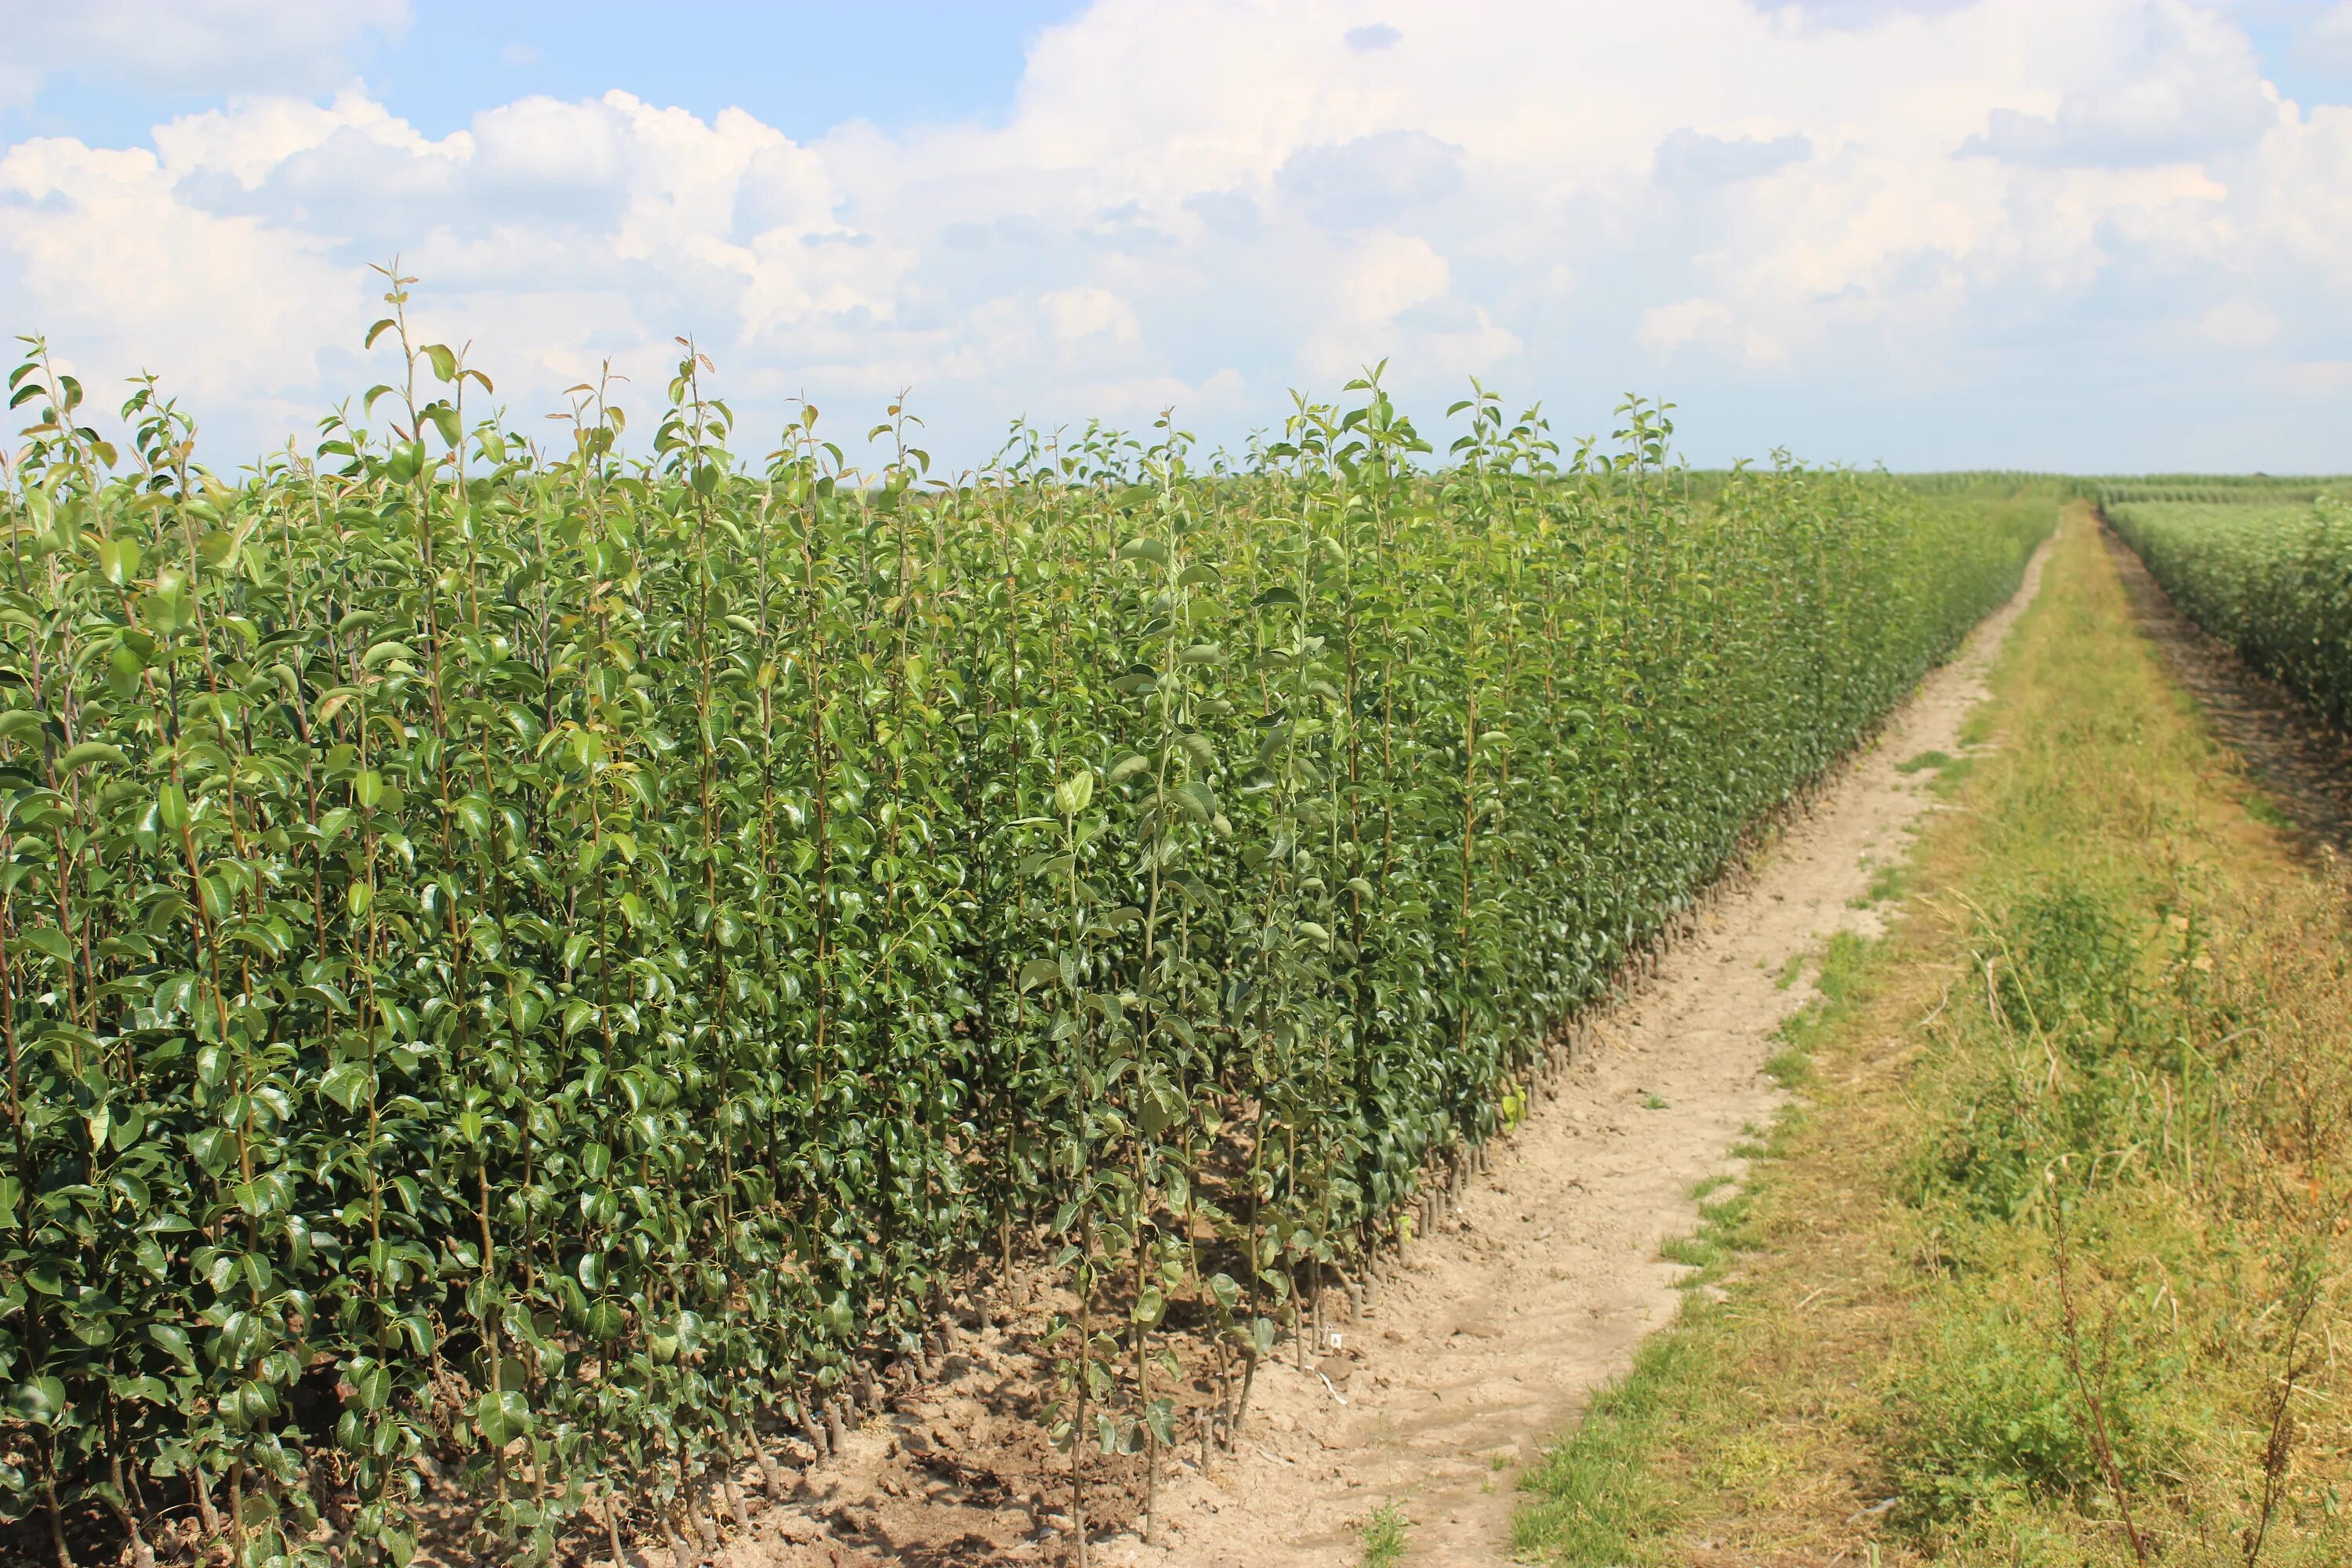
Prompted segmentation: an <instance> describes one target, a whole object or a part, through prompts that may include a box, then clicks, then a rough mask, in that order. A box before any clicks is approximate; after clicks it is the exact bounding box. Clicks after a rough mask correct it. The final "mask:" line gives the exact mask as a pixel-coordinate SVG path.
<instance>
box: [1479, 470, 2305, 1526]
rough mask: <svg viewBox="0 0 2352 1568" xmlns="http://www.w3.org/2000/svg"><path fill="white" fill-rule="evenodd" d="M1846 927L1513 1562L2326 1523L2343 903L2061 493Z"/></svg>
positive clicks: (1548, 1481) (1536, 1493)
mask: <svg viewBox="0 0 2352 1568" xmlns="http://www.w3.org/2000/svg"><path fill="white" fill-rule="evenodd" d="M1969 729H1970V731H1971V734H1972V736H1990V738H1992V739H1994V740H1995V741H1997V742H1998V747H1997V749H1996V750H1995V751H1993V752H1990V754H1988V755H1986V756H1984V757H1982V758H1981V759H1980V760H1979V762H1978V763H1977V765H1976V766H1974V767H1973V768H1970V769H1968V770H1965V771H1959V772H1958V776H1954V773H1955V770H1946V771H1945V773H1944V774H1943V775H1942V777H1941V778H1940V779H1939V782H1938V785H1937V787H1938V788H1939V789H1942V790H1944V791H1945V792H1946V793H1947V795H1948V796H1949V797H1950V798H1951V800H1952V801H1953V803H1954V805H1956V806H1957V808H1958V809H1956V810H1953V811H1950V812H1948V813H1946V814H1943V815H1942V816H1939V817H1938V818H1937V819H1936V820H1935V821H1934V823H1933V824H1932V825H1931V826H1930V827H1929V829H1928V830H1927V833H1926V834H1925V835H1923V837H1922V841H1921V843H1920V846H1919V847H1918V849H1917V851H1916V854H1915V856H1914V858H1913V861H1912V864H1911V865H1910V867H1909V868H1908V871H1907V876H1906V884H1907V889H1908V898H1907V901H1906V904H1905V906H1904V910H1903V913H1902V915H1901V917H1900V918H1899V919H1898V920H1897V921H1896V922H1895V925H1894V927H1893V929H1892V930H1891V931H1890V932H1889V934H1888V935H1887V936H1886V937H1885V939H1883V940H1881V941H1879V942H1874V943H1868V944H1865V943H1863V942H1855V941H1853V940H1851V939H1842V940H1841V941H1839V942H1836V943H1834V944H1832V947H1831V949H1830V950H1829V952H1827V953H1826V955H1825V956H1824V960H1823V963H1822V998H1821V999H1820V1000H1819V1001H1818V1002H1817V1003H1816V1004H1814V1005H1812V1006H1811V1007H1809V1008H1808V1009H1807V1010H1806V1011H1805V1012H1804V1013H1803V1014H1801V1016H1799V1018H1798V1019H1797V1020H1796V1021H1795V1022H1794V1023H1793V1024H1792V1026H1790V1031H1789V1041H1788V1048H1787V1050H1786V1051H1785V1052H1784V1053H1783V1055H1782V1056H1781V1058H1780V1060H1779V1061H1778V1063H1777V1064H1776V1066H1777V1068H1778V1069H1779V1070H1780V1071H1781V1072H1782V1073H1783V1074H1784V1075H1786V1076H1787V1077H1789V1078H1790V1079H1794V1080H1796V1081H1798V1082H1800V1083H1801V1086H1802V1089H1803V1092H1802V1094H1801V1096H1800V1099H1799V1100H1798V1102H1797V1103H1796V1104H1795V1105H1793V1106H1792V1107H1791V1109H1790V1110H1789V1111H1788V1112H1786V1113H1785V1114H1784V1115H1783V1116H1782V1117H1781V1118H1780V1121H1778V1122H1777V1123H1776V1125H1775V1126H1774V1128H1773V1129H1772V1130H1771V1131H1770V1132H1769V1136H1768V1138H1767V1139H1766V1141H1765V1142H1764V1144H1763V1146H1762V1147H1761V1148H1759V1150H1757V1151H1756V1152H1757V1153H1759V1155H1760V1156H1761V1157H1760V1159H1759V1163H1758V1164H1757V1165H1756V1167H1755V1169H1754V1173H1753V1175H1752V1178H1751V1180H1750V1181H1749V1183H1748V1185H1747V1186H1746V1187H1745V1189H1744V1190H1742V1191H1740V1192H1738V1193H1736V1194H1731V1195H1728V1196H1725V1197H1721V1198H1718V1199H1717V1201H1715V1202H1713V1203H1711V1204H1709V1205H1706V1208H1705V1210H1704V1214H1705V1221H1704V1224H1703V1226H1702V1227H1701V1229H1700V1231H1699V1232H1698V1234H1697V1235H1696V1237H1693V1238H1691V1239H1689V1240H1688V1241H1685V1242H1683V1243H1679V1244H1677V1245H1676V1246H1675V1247H1674V1248H1673V1249H1672V1253H1673V1256H1674V1257H1675V1258H1676V1259H1677V1260H1679V1261H1684V1262H1687V1263H1691V1264H1693V1265H1695V1266H1696V1268H1697V1272H1696V1274H1695V1275H1694V1276H1693V1277H1692V1279H1691V1280H1690V1281H1689V1286H1690V1294H1689V1295H1688V1297H1687V1298H1686V1300H1685V1309H1684V1311H1683V1312H1682V1314H1681V1316H1680V1317H1679V1319H1678V1321H1677V1322H1676V1323H1675V1326H1674V1327H1672V1328H1671V1329H1669V1330H1668V1331H1664V1332H1663V1333H1661V1334H1659V1335H1656V1336H1654V1338H1653V1339H1652V1340H1651V1341H1650V1342H1648V1343H1647V1344H1645V1345H1644V1347H1643V1350H1642V1352H1640V1354H1639V1356H1638V1357H1637V1359H1636V1363H1635V1365H1634V1367H1633V1370H1632V1371H1631V1373H1629V1374H1628V1375H1627V1376H1626V1377H1625V1378H1624V1379H1622V1381H1621V1382H1619V1383H1618V1384H1615V1385H1614V1386H1612V1388H1610V1389H1609V1390H1607V1391H1606V1392H1604V1393H1603V1394H1601V1395H1600V1396H1599V1397H1597V1398H1596V1399H1595V1400H1594V1402H1593V1404H1592V1405H1591V1409H1590V1411H1589V1412H1588V1413H1587V1415H1586V1418H1585V1419H1584V1421H1583V1423H1582V1424H1581V1426H1580V1428H1579V1429H1578V1430H1577V1431H1576V1432H1574V1433H1573V1434H1571V1435H1570V1436H1568V1437H1567V1438H1566V1439H1565V1440H1564V1441H1563V1442H1561V1443H1560V1444H1559V1447H1556V1448H1555V1449H1554V1450H1553V1451H1552V1452H1551V1453H1550V1455H1549V1458H1548V1459H1547V1462H1546V1463H1545V1464H1543V1465H1542V1466H1540V1467H1538V1468H1537V1469H1535V1470H1534V1471H1532V1472H1531V1473H1530V1474H1529V1476H1528V1479H1527V1480H1526V1482H1525V1483H1524V1484H1525V1485H1526V1487H1527V1488H1528V1491H1529V1493H1530V1496H1529V1498H1528V1501H1527V1502H1526V1503H1525V1505H1524V1506H1523V1508H1522V1510H1521V1512H1520V1514H1519V1517H1518V1520H1517V1548H1518V1551H1519V1553H1520V1555H1521V1556H1522V1557H1523V1558H1524V1559H1526V1560H1528V1561H1533V1562H1544V1563H1561V1564H1593V1565H1600V1564H1633V1563H1691V1564H1697V1565H1700V1568H1706V1565H1707V1564H1715V1563H1720V1564H1724V1565H1728V1564H1731V1563H1790V1564H1793V1563H1832V1562H1845V1563H1881V1564H1898V1563H1923V1562H1930V1561H1932V1562H1939V1563H2014V1564H2031V1563H2051V1564H2058V1563H2065V1564H2082V1563H2093V1564H2106V1563H2151V1562H2158V1561H2161V1562H2164V1563H2237V1564H2249V1563H2279V1564H2304V1563H2312V1564H2316V1563H2340V1562H2343V1561H2346V1560H2347V1557H2352V1531H2347V1526H2346V1524H2345V1521H2343V1519H2342V1517H2341V1506H2340V1505H2341V1497H2342V1494H2343V1493H2344V1491H2345V1490H2347V1484H2346V1468H2347V1467H2346V1455H2347V1449H2352V1430H2348V1429H2347V1425H2346V1421H2345V1417H2344V1414H2343V1411H2344V1402H2345V1399H2346V1396H2347V1392H2352V1391H2347V1388H2346V1387H2345V1384H2346V1374H2345V1373H2344V1371H2343V1370H2342V1369H2341V1368H2340V1367H2339V1365H2338V1357H2337V1354H2336V1345H2337V1343H2338V1342H2341V1341H2343V1340H2344V1338H2345V1335H2344V1333H2343V1332H2342V1328H2343V1313H2344V1307H2345V1298H2344V1275H2345V1267H2344V1266H2345V1263H2346V1262H2347V1256H2352V1246H2347V1239H2346V1237H2345V1234H2344V1233H2345V1231H2346V1228H2347V1213H2352V1173H2347V1160H2346V1158H2345V1156H2346V1154H2347V1149H2346V1147H2345V1145H2346V1142H2347V1137H2352V1064H2347V1059H2346V1058H2347V1053H2346V1051H2345V1050H2344V1045H2345V1042H2346V1041H2347V1040H2352V1017H2347V982H2346V966H2347V955H2348V954H2352V942H2347V907H2348V906H2347V899H2346V893H2345V889H2344V887H2343V885H2342V880H2341V878H2340V877H2339V876H2338V875H2337V874H2336V872H2335V871H2334V870H2333V869H2332V868H2324V867H2323V868H2312V867H2308V866H2305V865H2303V864H2300V863H2298V862H2297V861H2296V860H2295V859H2294V858H2293V856H2292V855H2291V854H2290V852H2289V851H2288V849H2287V848H2286V847H2285V846H2284V843H2283V841H2282V840H2281V839H2280V838H2279V837H2277V835H2276V834H2275V833H2274V832H2273V829H2272V828H2271V827H2270V826H2268V825H2267V824H2266V822H2265V821H2264V819H2263V813H2262V812H2261V810H2260V807H2261V805H2262V802H2261V801H2260V799H2259V797H2257V796H2256V795H2254V794H2253V793H2252V790H2251V788H2250V786H2249V785H2248V784H2247V782H2246V780H2245V778H2244V777H2243V775H2242V772H2241V771H2240V769H2239V768H2238V766H2237V765H2236V763H2235V761H2234V759H2233V758H2232V757H2231V755H2230V754H2229V753H2227V752H2224V751H2223V750H2222V749H2221V748H2220V747H2219V746H2218V745H2217V744H2216V743H2215V742H2214V741H2213V740H2212V738H2211V736H2210V733H2209V732H2208V731H2207V729H2206V727H2205V725H2204V723H2203V721H2202V720H2201V718H2200V715H2199V714H2198V712H2197V711H2196V710H2195V709H2194V707H2193V706H2192V705H2191V704H2190V703H2189V702H2188V701H2187V700H2186V699H2184V698H2183V697H2182V696H2181V695H2180V694H2179V692H2178V690H2176V689H2174V688H2173V687H2172V686H2171V685H2170V684H2169V683H2168V680H2167V679H2166V678H2165V677H2164V675H2163V673H2162V671H2161V670H2160V668H2158V665H2157V663H2156V661H2155V659H2154V658H2153V656H2152V653H2151V651H2150V649H2149V648H2148V647H2147V645H2146V644H2145V643H2144V641H2143V640H2142V639H2141V638H2140V637H2138V636H2137V632H2136V631H2135V630H2134V627H2133V625H2132V622H2131V619H2130V616H2129V613H2128V610H2127V607H2126V603H2125V600H2124V598H2123V595H2122V592H2121V589H2120V585H2119V584H2118V583H2117V582H2116V577H2115V574H2114V571H2113V568H2112V566H2111V564H2110V563H2108V561H2107V560H2106V558H2105V554H2104V552H2102V551H2101V549H2100V548H2099V545H2098V542H2097V540H2096V538H2095V534H2094V532H2093V531H2092V530H2091V529H2090V528H2089V527H2088V526H2087V525H2086V519H2085V518H2084V516H2083V515H2081V514H2080V513H2079V512H2078V513H2077V515H2075V516H2074V517H2073V518H2071V519H2070V524H2069V527H2068V529H2067V531H2066V532H2065V534H2064V536H2063V538H2062V541H2061V543H2060V545H2059V548H2058V552H2057V555H2056V558H2055V559H2054V560H2053V563H2052V565H2051V569H2050V571H2049V573H2048V574H2047V576H2046V579H2045V584H2044V587H2043V589H2042V597H2041V599H2040V601H2039V602H2038V603H2037V605H2035V606H2034V607H2033V609H2032V611H2031V612H2030V613H2029V614H2028V616H2026V617H2025V618H2024V619H2023V620H2022V621H2021V623H2020V625H2019V626H2018V628H2017V630H2016V632H2015V633H2014V634H2013V636H2012V639H2011V646H2010V647H2009V649H2008V650H2007V652H2006V654H2005V656H2004V658H2003V660H2002V663H2001V666H2000V669H1999V670H1998V672H1997V674H1996V677H1995V697H1994V700H1993V701H1992V702H1991V703H1990V704H1988V705H1987V707H1986V709H1985V710H1982V711H1981V713H1980V714H1979V716H1977V717H1976V718H1975V719H1974V721H1972V723H1971V725H1970V726H1969Z"/></svg>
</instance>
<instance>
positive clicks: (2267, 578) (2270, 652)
mask: <svg viewBox="0 0 2352 1568" xmlns="http://www.w3.org/2000/svg"><path fill="white" fill-rule="evenodd" d="M2106 516H2107V521H2109V522H2111V523H2112V524H2114V526H2115V530H2116V532H2117V533H2119V534H2121V535H2122V536H2123V539H2124V542H2126V543H2127V544H2129V545H2130V546H2131V547H2132V548H2133V549H2134V550H2135V551H2137V552H2138V553H2139V557H2140V559H2141V560H2143V561H2145V562H2147V569H2148V571H2149V572H2150V573H2152V574H2154V575H2155V577H2156V580H2157V581H2158V583H2160V584H2163V585H2164V591H2165V592H2166V593H2167V594H2168V595H2171V597H2172V601H2173V603H2175V604H2177V605H2179V606H2180V608H2181V610H2182V611H2183V612H2184V613H2185V614H2187V615H2188V616H2189V617H2190V618H2191V619H2193V620H2195V621H2196V622H2197V623H2198V624H2199V625H2200V626H2204V627H2205V628H2206V629H2207V630H2208V631H2210V632H2211V633H2212V634H2213V635H2214V636H2216V637H2221V639H2222V640H2223V641H2225V642H2228V643H2230V644H2231V645H2232V646H2233V647H2236V648H2237V650H2238V651H2239V652H2240V653H2241V654H2242V655H2243V656H2244V657H2245V659H2246V662H2247V663H2249V664H2251V665H2252V666H2253V667H2254V668H2256V669H2259V670H2261V671H2262V672H2263V674H2265V675H2268V676H2271V677H2273V679H2277V680H2280V681H2283V682H2284V683H2285V684H2286V685H2288V686H2290V687H2292V688H2293V689H2294V690H2295V691H2296V692H2298V693H2299V694H2301V695H2302V696H2303V697H2304V698H2305V700H2308V701H2309V702H2310V703H2311V704H2312V705H2313V706H2314V707H2315V708H2316V709H2317V710H2319V711H2320V712H2321V713H2322V714H2324V715H2325V716H2326V718H2327V720H2328V721H2329V722H2331V723H2333V724H2335V725H2336V726H2337V727H2338V728H2342V729H2352V511H2347V510H2346V508H2345V506H2344V505H2343V504H2342V503H2341V502H2339V501H2336V500H2331V499H2329V498H2328V497H2326V496H2322V497H2320V498H2319V499H2318V500H2316V501H2315V502H2313V503H2312V504H2309V505H2279V504H2276V503H2274V502H2273V503H2270V504H2263V502H2261V501H2260V500H2252V501H2250V502H2249V503H2247V504H2238V505H2230V504H2211V503H2190V502H2187V501H2171V502H2166V501H2143V500H2133V501H2128V502H2116V501H2114V500H2110V501H2109V503H2108V505H2107V507H2106Z"/></svg>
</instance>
